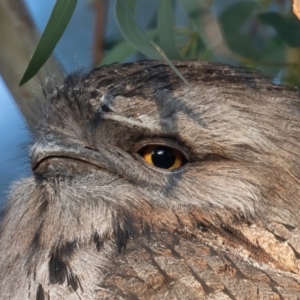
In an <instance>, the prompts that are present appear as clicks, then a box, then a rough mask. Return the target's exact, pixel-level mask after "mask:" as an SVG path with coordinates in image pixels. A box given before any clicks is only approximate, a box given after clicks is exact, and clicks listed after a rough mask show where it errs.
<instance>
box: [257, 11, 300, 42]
mask: <svg viewBox="0 0 300 300" xmlns="http://www.w3.org/2000/svg"><path fill="white" fill-rule="evenodd" d="M259 19H260V21H262V22H263V23H265V24H268V25H270V26H272V27H273V28H274V29H275V30H276V32H277V33H278V35H279V36H280V38H281V39H282V40H283V41H285V42H286V43H287V44H288V45H289V46H291V47H300V23H299V20H298V19H297V18H296V17H294V16H288V17H283V16H281V15H280V14H278V13H274V12H269V13H263V14H260V15H259Z"/></svg>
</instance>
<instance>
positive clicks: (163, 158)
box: [138, 145, 187, 170]
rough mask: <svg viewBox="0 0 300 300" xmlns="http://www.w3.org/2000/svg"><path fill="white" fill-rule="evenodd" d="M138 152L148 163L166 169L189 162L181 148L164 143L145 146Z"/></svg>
mask: <svg viewBox="0 0 300 300" xmlns="http://www.w3.org/2000/svg"><path fill="white" fill-rule="evenodd" d="M138 154H139V155H141V156H142V158H143V159H144V160H145V161H146V162H147V163H148V164H150V165H153V166H155V167H157V168H161V169H166V170H175V169H178V168H180V167H182V166H183V165H184V164H185V163H186V162H187V160H186V158H185V156H184V155H183V154H182V153H181V152H180V151H179V150H177V149H174V148H170V147H167V146H162V145H149V146H146V147H143V148H142V149H141V150H140V151H139V152H138Z"/></svg>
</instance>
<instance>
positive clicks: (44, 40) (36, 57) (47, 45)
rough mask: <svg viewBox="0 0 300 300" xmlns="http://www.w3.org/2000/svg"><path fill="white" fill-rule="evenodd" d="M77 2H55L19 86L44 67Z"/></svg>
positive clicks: (72, 0) (70, 0) (59, 0)
mask: <svg viewBox="0 0 300 300" xmlns="http://www.w3.org/2000/svg"><path fill="white" fill-rule="evenodd" d="M76 5H77V0H57V1H56V4H55V6H54V8H53V11H52V13H51V16H50V19H49V21H48V23H47V25H46V28H45V30H44V32H43V34H42V36H41V38H40V41H39V43H38V45H37V47H36V49H35V51H34V54H33V56H32V58H31V60H30V62H29V65H28V67H27V69H26V71H25V74H24V75H23V77H22V79H21V81H20V86H21V85H23V84H24V83H26V82H27V81H28V80H30V79H31V78H32V77H33V76H34V75H35V74H36V73H37V72H38V71H39V70H40V68H41V67H42V66H43V65H44V63H45V62H46V61H47V59H48V58H49V57H50V55H51V53H52V52H53V50H54V48H55V46H56V44H57V43H58V41H59V40H60V38H61V36H62V35H63V33H64V31H65V29H66V28H67V26H68V24H69V21H70V19H71V17H72V15H73V12H74V10H75V7H76Z"/></svg>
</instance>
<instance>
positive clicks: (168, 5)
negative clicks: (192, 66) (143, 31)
mask: <svg viewBox="0 0 300 300" xmlns="http://www.w3.org/2000/svg"><path fill="white" fill-rule="evenodd" d="M174 26H175V24H174V16H173V13H172V0H164V1H161V2H160V5H159V8H158V12H157V29H158V38H159V44H160V46H161V47H162V49H163V50H164V52H165V54H166V55H167V56H168V57H169V58H170V59H181V54H180V52H179V50H178V47H177V44H176V40H175V31H174Z"/></svg>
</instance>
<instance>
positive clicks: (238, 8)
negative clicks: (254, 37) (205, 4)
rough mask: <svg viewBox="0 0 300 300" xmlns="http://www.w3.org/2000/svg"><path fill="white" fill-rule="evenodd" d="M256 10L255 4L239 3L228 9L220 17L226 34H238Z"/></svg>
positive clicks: (248, 2)
mask: <svg viewBox="0 0 300 300" xmlns="http://www.w3.org/2000/svg"><path fill="white" fill-rule="evenodd" d="M255 8H256V3H255V2H250V1H247V2H244V1H243V2H238V3H235V4H233V5H230V6H229V7H227V9H225V10H224V12H223V13H222V14H221V16H220V22H221V24H222V27H223V29H224V31H225V32H231V33H232V32H236V31H239V30H240V29H241V26H242V25H243V24H244V23H245V21H246V20H247V18H248V17H250V15H251V14H252V13H253V11H254V9H255Z"/></svg>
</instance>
